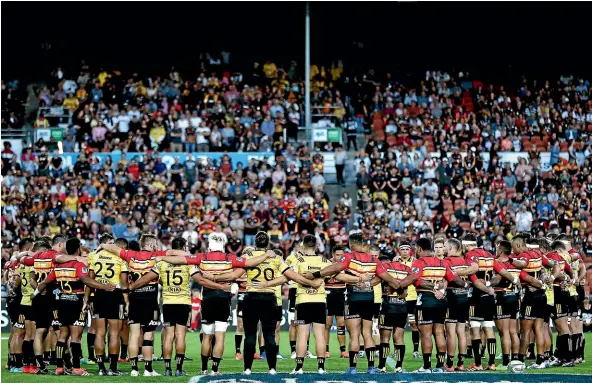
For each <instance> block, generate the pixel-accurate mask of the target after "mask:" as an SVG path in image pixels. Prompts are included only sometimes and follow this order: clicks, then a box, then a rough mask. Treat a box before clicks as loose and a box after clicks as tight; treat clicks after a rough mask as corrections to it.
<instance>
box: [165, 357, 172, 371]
mask: <svg viewBox="0 0 592 383" xmlns="http://www.w3.org/2000/svg"><path fill="white" fill-rule="evenodd" d="M164 369H165V370H166V371H172V370H171V360H170V359H165V360H164Z"/></svg>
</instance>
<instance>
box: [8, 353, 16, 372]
mask: <svg viewBox="0 0 592 383" xmlns="http://www.w3.org/2000/svg"><path fill="white" fill-rule="evenodd" d="M7 364H8V369H9V370H10V368H11V367H14V354H12V353H10V352H9V353H8V363H7Z"/></svg>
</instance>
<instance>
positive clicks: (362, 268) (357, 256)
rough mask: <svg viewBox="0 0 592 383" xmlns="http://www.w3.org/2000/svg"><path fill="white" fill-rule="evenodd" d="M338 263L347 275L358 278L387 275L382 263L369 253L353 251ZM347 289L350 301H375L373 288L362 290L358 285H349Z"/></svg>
mask: <svg viewBox="0 0 592 383" xmlns="http://www.w3.org/2000/svg"><path fill="white" fill-rule="evenodd" d="M337 262H338V263H340V264H341V265H343V267H344V269H343V270H344V272H345V273H347V274H350V275H354V276H356V277H359V276H363V275H367V274H371V275H377V276H378V275H382V274H384V273H386V269H385V268H384V266H383V265H382V263H381V262H380V261H379V260H378V259H376V258H375V257H373V256H372V255H371V254H369V253H360V252H357V251H352V252H351V253H345V254H343V256H341V257H340V258H339V259H338V260H337ZM346 288H347V300H348V301H374V289H373V288H372V287H369V288H365V287H364V288H360V287H358V286H356V285H349V284H347V285H346Z"/></svg>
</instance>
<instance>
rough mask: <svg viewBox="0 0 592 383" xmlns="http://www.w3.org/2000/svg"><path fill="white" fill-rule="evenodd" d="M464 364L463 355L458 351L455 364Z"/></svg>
mask: <svg viewBox="0 0 592 383" xmlns="http://www.w3.org/2000/svg"><path fill="white" fill-rule="evenodd" d="M464 364H465V355H464V354H461V353H460V352H459V353H458V362H457V363H456V365H457V366H463V365H464Z"/></svg>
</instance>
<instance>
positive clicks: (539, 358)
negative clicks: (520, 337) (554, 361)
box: [535, 354, 545, 364]
mask: <svg viewBox="0 0 592 383" xmlns="http://www.w3.org/2000/svg"><path fill="white" fill-rule="evenodd" d="M544 361H545V357H544V356H543V355H541V354H537V356H536V362H535V363H536V364H543V362H544Z"/></svg>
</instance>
